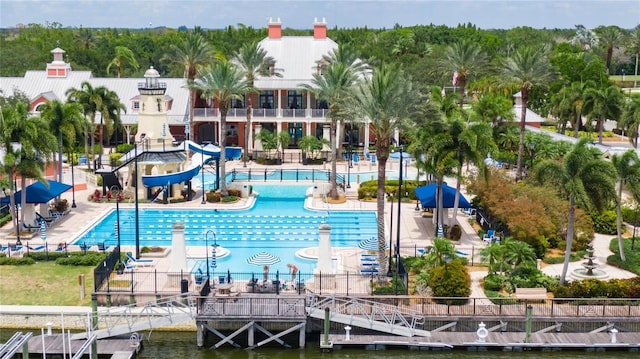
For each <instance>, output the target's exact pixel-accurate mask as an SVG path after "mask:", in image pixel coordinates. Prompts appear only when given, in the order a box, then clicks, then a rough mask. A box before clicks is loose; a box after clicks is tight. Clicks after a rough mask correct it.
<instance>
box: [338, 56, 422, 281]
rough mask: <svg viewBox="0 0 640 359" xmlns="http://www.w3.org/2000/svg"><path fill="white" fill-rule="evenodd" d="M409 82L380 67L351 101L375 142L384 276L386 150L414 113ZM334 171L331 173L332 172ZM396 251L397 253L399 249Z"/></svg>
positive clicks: (380, 258)
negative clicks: (403, 123)
mask: <svg viewBox="0 0 640 359" xmlns="http://www.w3.org/2000/svg"><path fill="white" fill-rule="evenodd" d="M412 93H413V91H412V86H411V82H410V81H409V80H408V79H407V78H406V77H405V74H404V73H403V72H402V71H401V70H400V67H399V66H398V65H395V64H394V65H382V66H380V68H379V69H375V70H374V71H373V77H372V78H365V79H364V80H363V82H362V83H361V85H360V86H359V87H358V88H357V90H356V92H355V94H354V97H353V104H354V111H355V113H356V115H357V116H359V117H361V118H367V119H368V120H369V121H371V124H372V125H373V135H374V136H375V138H376V156H377V157H378V161H379V163H378V183H377V184H378V186H377V198H376V211H377V214H378V216H377V218H378V223H377V225H378V262H379V263H380V265H381V272H382V273H386V272H387V270H388V268H386V265H387V264H388V263H387V261H386V260H385V250H384V249H385V248H386V241H385V224H384V204H385V195H386V193H385V182H386V169H385V168H386V163H387V160H388V159H389V148H390V146H391V140H392V138H393V135H394V134H395V132H396V131H397V130H398V129H399V128H400V127H401V126H402V122H403V121H404V120H405V119H406V118H407V117H408V116H409V115H410V114H411V111H412V110H413V109H412V107H413V101H414V97H413V95H412ZM334 171H335V169H334V170H333V171H332V172H334ZM398 250H399V249H398Z"/></svg>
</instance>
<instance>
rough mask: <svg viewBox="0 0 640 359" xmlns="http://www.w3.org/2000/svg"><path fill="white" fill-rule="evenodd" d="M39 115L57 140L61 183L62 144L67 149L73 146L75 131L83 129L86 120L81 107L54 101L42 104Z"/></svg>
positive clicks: (60, 179)
mask: <svg viewBox="0 0 640 359" xmlns="http://www.w3.org/2000/svg"><path fill="white" fill-rule="evenodd" d="M40 113H41V116H42V118H43V119H44V120H45V121H47V122H48V123H49V130H50V131H51V133H52V134H53V135H54V136H55V137H56V138H57V140H58V141H57V142H58V180H59V181H60V182H62V155H63V151H64V149H63V144H64V143H66V144H67V147H68V146H69V144H73V143H74V142H75V138H76V133H77V130H78V129H81V128H83V127H84V125H85V122H86V121H87V120H86V118H84V117H83V116H82V106H81V105H80V104H78V103H75V102H67V103H62V102H61V101H59V100H54V101H51V102H49V103H46V104H44V105H43V107H41V110H40Z"/></svg>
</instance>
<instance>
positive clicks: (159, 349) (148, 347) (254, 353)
mask: <svg viewBox="0 0 640 359" xmlns="http://www.w3.org/2000/svg"><path fill="white" fill-rule="evenodd" d="M143 345H144V348H143V350H142V351H141V352H140V354H139V355H138V358H139V359H165V358H166V359H168V358H180V359H211V358H216V359H219V358H222V359H266V358H269V359H272V358H277V359H334V358H336V359H337V358H349V359H373V358H375V359H378V358H380V359H397V358H400V357H401V358H402V359H424V358H425V357H427V356H428V357H430V358H437V359H472V358H473V359H507V358H509V359H513V358H514V356H517V357H518V359H538V358H541V359H558V358H562V359H593V358H594V356H600V357H602V358H615V359H632V358H633V359H637V358H638V357H639V354H638V353H630V352H612V351H607V352H605V353H593V352H585V351H573V352H570V351H562V352H541V351H530V352H515V353H514V352H501V351H491V352H466V351H411V350H384V351H369V350H362V349H341V350H336V351H333V352H331V353H321V352H320V349H319V347H318V342H315V343H314V342H309V341H307V348H305V349H283V348H281V347H278V348H276V347H273V348H261V349H258V350H244V349H232V348H227V347H223V348H221V349H217V350H213V349H198V348H197V347H196V344H195V333H193V332H181V333H173V332H172V333H169V332H153V333H152V334H151V336H150V337H149V336H147V335H146V336H145V340H144V344H143Z"/></svg>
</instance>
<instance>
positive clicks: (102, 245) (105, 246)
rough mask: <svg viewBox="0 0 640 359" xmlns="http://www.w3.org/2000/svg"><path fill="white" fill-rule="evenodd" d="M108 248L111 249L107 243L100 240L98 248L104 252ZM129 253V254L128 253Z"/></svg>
mask: <svg viewBox="0 0 640 359" xmlns="http://www.w3.org/2000/svg"><path fill="white" fill-rule="evenodd" d="M107 249H109V246H108V245H107V244H106V243H104V242H100V243H98V250H99V251H102V252H104V251H106V250H107ZM127 254H128V253H127Z"/></svg>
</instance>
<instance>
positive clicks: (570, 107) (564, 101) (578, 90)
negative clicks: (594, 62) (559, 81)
mask: <svg viewBox="0 0 640 359" xmlns="http://www.w3.org/2000/svg"><path fill="white" fill-rule="evenodd" d="M592 86H593V83H592V82H591V81H586V82H574V83H572V84H571V86H565V87H563V88H562V89H560V91H559V92H558V93H557V94H555V95H553V96H552V97H551V106H552V111H553V112H554V113H555V114H556V116H557V117H559V119H560V120H562V122H563V129H564V127H565V126H566V119H565V118H564V116H566V117H568V118H569V119H570V120H569V121H571V126H572V127H573V136H574V137H575V138H578V136H579V131H580V127H582V112H583V111H582V108H583V106H584V100H585V99H584V94H585V91H586V90H587V89H589V88H591V87H592Z"/></svg>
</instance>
